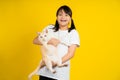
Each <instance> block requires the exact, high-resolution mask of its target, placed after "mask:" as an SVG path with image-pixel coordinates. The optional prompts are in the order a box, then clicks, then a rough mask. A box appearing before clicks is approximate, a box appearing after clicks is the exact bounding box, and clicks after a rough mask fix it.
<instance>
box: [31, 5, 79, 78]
mask: <svg viewBox="0 0 120 80" xmlns="http://www.w3.org/2000/svg"><path fill="white" fill-rule="evenodd" d="M69 25H70V28H69ZM46 29H47V30H49V31H51V32H53V35H54V36H57V37H58V39H55V38H52V39H51V40H49V42H48V44H51V45H54V46H56V47H57V49H58V54H59V56H60V57H61V58H62V63H66V64H68V66H66V67H61V68H59V67H57V66H56V64H55V63H53V65H54V66H55V67H54V69H55V70H56V73H54V74H53V73H51V72H50V71H49V70H48V69H47V68H46V66H44V62H43V63H42V64H43V66H44V67H43V66H42V68H41V69H40V70H39V71H38V73H37V74H38V75H40V77H39V80H70V59H72V58H73V57H74V55H75V50H76V48H77V47H78V46H79V45H80V40H79V35H78V32H77V31H76V29H75V25H74V22H73V19H72V11H71V9H70V8H69V7H68V6H66V5H63V6H61V7H60V8H59V9H58V10H57V13H56V23H55V25H48V26H47V27H46V28H45V29H44V30H46ZM61 42H64V43H67V44H69V46H65V45H63V44H61ZM33 43H34V44H38V45H42V44H41V42H39V41H38V37H36V38H35V39H34V40H33Z"/></svg>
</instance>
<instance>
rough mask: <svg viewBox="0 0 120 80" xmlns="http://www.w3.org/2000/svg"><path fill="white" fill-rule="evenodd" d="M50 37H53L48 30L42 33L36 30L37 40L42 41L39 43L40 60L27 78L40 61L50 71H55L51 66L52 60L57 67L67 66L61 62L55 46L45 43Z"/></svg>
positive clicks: (34, 72)
mask: <svg viewBox="0 0 120 80" xmlns="http://www.w3.org/2000/svg"><path fill="white" fill-rule="evenodd" d="M52 37H53V36H52V34H51V33H50V32H48V30H46V31H44V32H42V33H40V32H38V40H39V41H40V42H41V43H42V45H41V52H42V60H41V61H40V65H39V66H38V67H37V68H36V69H35V70H34V71H33V72H32V73H31V74H30V75H29V76H28V78H29V80H31V78H32V76H33V75H35V74H36V73H37V72H38V71H39V69H40V67H41V62H42V61H43V62H44V63H45V65H46V67H47V68H48V69H49V70H50V71H51V72H52V73H55V72H56V71H55V70H54V69H53V68H52V67H53V65H52V62H53V63H56V64H57V66H59V67H62V66H67V64H62V60H61V58H60V57H59V55H58V53H57V47H55V46H53V45H50V44H47V43H48V41H49V40H50V39H51V38H52Z"/></svg>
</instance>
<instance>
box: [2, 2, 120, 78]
mask: <svg viewBox="0 0 120 80" xmlns="http://www.w3.org/2000/svg"><path fill="white" fill-rule="evenodd" d="M64 4H66V5H68V6H70V7H71V9H72V11H73V19H74V22H75V25H76V28H77V30H78V32H79V35H80V40H81V46H80V47H79V48H77V50H76V53H75V56H74V58H73V59H72V60H71V73H70V75H71V76H70V78H71V80H120V42H119V41H120V1H119V0H96V1H95V0H48V1H47V0H46V1H45V0H41V1H40V0H0V80H27V75H28V74H29V73H30V72H31V71H33V70H34V69H35V68H36V66H37V65H38V62H39V60H40V59H41V55H40V50H39V46H37V45H34V44H33V43H32V41H33V39H34V37H35V36H36V35H37V34H36V32H37V31H41V30H42V29H43V28H44V27H45V26H46V25H48V24H51V23H52V24H54V22H55V20H56V16H55V15H56V10H57V9H58V8H59V7H60V6H61V5H64ZM37 79H38V76H34V77H33V80H37Z"/></svg>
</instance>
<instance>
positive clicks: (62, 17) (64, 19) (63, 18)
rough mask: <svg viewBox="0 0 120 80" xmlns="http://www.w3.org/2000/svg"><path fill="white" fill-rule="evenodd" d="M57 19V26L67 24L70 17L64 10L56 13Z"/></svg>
mask: <svg viewBox="0 0 120 80" xmlns="http://www.w3.org/2000/svg"><path fill="white" fill-rule="evenodd" d="M57 21H58V24H59V26H67V27H68V24H69V22H70V21H71V17H70V16H69V15H68V14H66V13H65V11H64V10H61V11H59V13H58V15H57Z"/></svg>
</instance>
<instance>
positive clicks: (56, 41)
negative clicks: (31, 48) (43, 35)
mask: <svg viewBox="0 0 120 80" xmlns="http://www.w3.org/2000/svg"><path fill="white" fill-rule="evenodd" d="M59 43H60V41H59V40H58V39H55V38H52V39H50V40H49V41H48V44H51V45H53V46H55V47H56V46H57V45H58V44H59Z"/></svg>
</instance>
